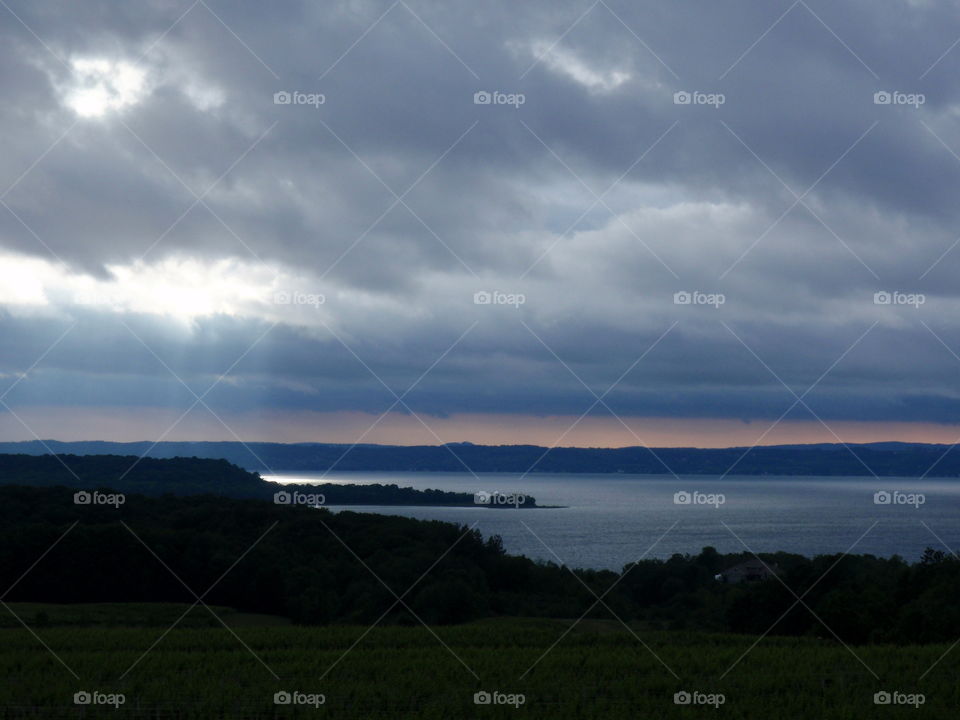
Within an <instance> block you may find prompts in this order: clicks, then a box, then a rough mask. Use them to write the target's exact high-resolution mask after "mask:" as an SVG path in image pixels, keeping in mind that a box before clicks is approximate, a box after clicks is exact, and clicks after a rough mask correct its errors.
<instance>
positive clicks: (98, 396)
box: [0, 0, 960, 447]
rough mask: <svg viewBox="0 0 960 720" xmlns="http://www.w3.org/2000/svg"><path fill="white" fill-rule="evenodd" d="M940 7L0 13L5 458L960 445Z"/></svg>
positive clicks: (210, 2) (953, 142)
mask: <svg viewBox="0 0 960 720" xmlns="http://www.w3.org/2000/svg"><path fill="white" fill-rule="evenodd" d="M958 71H960V14H958V13H957V11H956V8H955V6H954V5H953V4H952V3H949V2H936V1H935V0H851V1H850V2H845V3H832V2H826V1H825V0H797V1H796V2H790V1H789V0H771V2H766V3H757V2H746V1H742V2H741V1H738V0H725V1H723V2H716V1H715V0H713V1H706V0H703V1H701V0H683V1H682V2H670V3H666V2H662V3H634V2H626V1H625V0H597V2H593V3H592V4H591V2H589V0H579V1H578V2H573V1H570V2H567V1H566V0H550V1H549V2H547V1H546V0H535V1H531V2H523V3H517V2H515V1H506V0H504V1H498V0H486V1H485V2H481V3H477V2H461V0H449V1H448V2H444V3H430V2H424V1H423V0H398V1H396V2H393V1H391V0H343V1H340V0H329V1H326V2H322V3H318V2H298V1H296V0H290V1H289V2H283V3H262V2H252V1H235V2H225V1H223V0H198V1H197V2H190V1H189V0H179V1H174V0H144V1H143V2H139V3H136V4H130V3H113V2H98V1H97V0H89V1H88V2H85V3H82V4H78V3H70V2H48V3H31V2H25V1H19V0H4V2H0V90H2V97H3V102H2V103H0V338H2V340H0V436H2V437H3V439H6V440H32V439H35V438H44V439H46V438H54V439H60V440H80V439H107V440H128V441H132V440H161V439H166V440H242V441H253V440H257V441H265V440H274V441H296V442H303V441H317V442H356V441H360V442H383V443H398V444H413V443H416V444H421V443H422V444H436V443H440V442H451V441H473V442H484V443H494V444H509V443H526V442H536V443H537V444H542V445H589V446H623V445H651V446H678V445H679V446H703V447H718V446H725V445H753V444H773V443H792V442H833V441H843V442H867V441H873V440H894V439H900V440H912V441H933V442H955V441H956V440H957V439H958V438H960V422H958V421H960V396H958V379H960V312H958V310H960V286H958V284H957V282H956V280H955V278H957V277H958V271H960V247H958V245H960V204H958V203H957V201H956V197H957V196H956V189H957V187H960V86H958V85H957V83H956V81H955V78H956V77H957V74H958Z"/></svg>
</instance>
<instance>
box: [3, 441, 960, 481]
mask: <svg viewBox="0 0 960 720" xmlns="http://www.w3.org/2000/svg"><path fill="white" fill-rule="evenodd" d="M45 442H46V446H47V447H49V449H50V450H53V451H54V452H56V453H58V454H59V453H70V454H75V455H105V454H111V455H138V456H139V455H142V454H144V453H147V454H148V457H152V458H174V457H197V458H208V459H224V460H227V461H229V462H231V463H233V464H235V465H239V466H240V467H243V468H246V469H248V470H256V471H259V472H261V473H269V472H271V471H275V472H294V471H300V472H324V471H326V470H328V469H330V468H331V467H333V468H335V470H337V471H384V472H408V471H409V472H413V471H418V472H424V471H426V472H463V471H465V470H466V469H467V468H469V469H470V470H472V471H473V472H518V473H522V472H526V471H528V470H532V471H533V472H545V473H559V472H565V473H641V474H669V473H670V472H675V473H677V474H678V475H720V474H723V473H726V472H727V471H728V470H730V471H731V472H732V473H733V474H736V475H826V476H869V475H871V474H876V475H878V476H887V477H889V476H907V477H910V476H914V477H916V476H921V475H926V476H929V477H960V453H957V452H954V446H952V445H926V444H920V443H898V442H881V443H868V444H859V445H847V446H844V445H839V444H838V445H829V444H817V445H774V446H764V447H756V448H723V449H699V448H656V449H649V448H644V447H626V448H570V447H567V448H553V449H548V448H544V447H539V446H536V445H496V446H491V445H473V444H471V443H452V444H449V445H446V446H444V445H419V446H397V445H369V444H367V445H357V446H355V447H352V446H350V445H343V444H327V443H294V444H284V443H259V442H256V443H247V444H244V443H239V442H161V443H157V444H156V445H154V444H153V443H149V442H135V443H113V442H102V441H91V442H57V441H52V440H51V441H45ZM47 447H45V446H44V444H42V443H40V442H38V441H31V442H17V443H0V453H24V454H31V455H42V454H46V453H48V452H49V451H48V449H47ZM731 468H732V470H731Z"/></svg>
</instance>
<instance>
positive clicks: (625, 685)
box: [0, 604, 960, 720]
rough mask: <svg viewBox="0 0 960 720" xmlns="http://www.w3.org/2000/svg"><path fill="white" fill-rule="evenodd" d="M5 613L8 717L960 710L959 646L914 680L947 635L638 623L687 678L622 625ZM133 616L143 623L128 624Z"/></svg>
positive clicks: (909, 713) (76, 610) (3, 692)
mask: <svg viewBox="0 0 960 720" xmlns="http://www.w3.org/2000/svg"><path fill="white" fill-rule="evenodd" d="M10 607H11V608H12V610H13V611H14V612H16V613H17V614H18V615H19V616H20V617H22V618H23V619H24V620H25V621H26V622H27V624H28V625H29V626H30V628H31V629H32V630H34V632H35V633H36V636H34V635H33V634H32V633H31V632H30V631H29V630H27V629H25V628H24V627H23V626H22V625H21V624H20V623H19V622H18V621H16V620H15V619H14V618H13V616H12V615H11V614H10V613H9V612H7V613H6V614H7V617H8V618H9V619H10V620H12V621H13V622H12V623H9V622H6V621H5V622H4V623H3V625H4V627H3V628H2V629H0V673H2V676H3V677H4V678H5V679H6V680H7V682H6V683H4V684H3V685H2V686H0V708H2V713H3V717H38V718H40V717H42V718H56V717H88V718H92V717H113V718H121V717H138V718H148V717H149V718H167V717H183V718H221V717H222V718H244V717H278V718H280V717H289V716H297V717H303V716H315V717H320V716H329V717H336V718H354V717H355V718H437V719H438V720H439V719H441V718H443V719H444V720H446V719H448V718H475V717H476V718H484V717H514V716H517V717H519V716H521V715H522V716H526V717H538V718H608V719H610V718H631V719H633V718H673V717H676V718H693V717H701V716H706V717H721V716H722V717H727V718H763V719H764V720H767V719H769V718H845V719H849V720H860V719H862V718H871V717H920V716H922V717H931V718H956V717H958V708H960V685H958V679H957V678H958V669H960V648H958V649H957V650H955V651H952V652H950V653H948V654H947V655H946V656H945V657H944V658H943V659H942V660H941V661H940V662H939V663H938V664H937V665H936V667H935V668H934V669H933V670H932V671H930V672H929V673H928V674H927V675H926V677H925V678H924V679H922V680H921V679H920V675H921V674H923V673H924V672H925V671H927V669H928V668H930V667H931V666H933V665H934V663H935V662H936V661H937V659H938V658H940V657H941V655H943V654H944V652H946V651H947V650H948V648H949V647H950V646H949V645H928V646H923V647H894V646H860V647H854V648H851V650H852V652H851V651H850V650H848V649H846V648H844V647H843V646H842V645H840V644H839V643H836V642H832V641H829V642H828V641H823V640H815V639H796V638H790V639H786V638H774V637H767V638H764V639H763V640H762V641H760V642H759V643H758V644H757V645H756V646H755V647H754V648H753V649H752V650H750V646H751V645H753V643H754V642H755V640H756V637H748V636H732V635H708V634H692V633H679V632H656V633H648V632H645V631H644V630H642V629H641V628H634V630H635V631H636V633H637V635H638V636H639V637H640V638H641V639H642V640H643V642H645V643H646V644H647V645H648V646H649V648H650V650H652V651H653V653H656V655H657V656H659V658H660V659H661V660H662V661H663V663H664V664H665V665H666V666H669V668H670V670H672V671H673V672H675V673H676V674H677V675H678V676H679V679H677V678H675V677H673V675H671V673H670V670H668V669H667V668H666V667H664V664H661V662H660V660H658V659H657V657H654V654H653V653H652V652H650V651H648V650H647V649H646V648H645V647H644V646H643V645H642V644H641V642H640V641H639V640H638V639H637V638H636V637H634V635H633V634H632V633H631V632H629V631H628V630H627V629H625V628H624V627H623V626H622V625H620V624H619V623H617V622H616V621H613V620H611V621H597V620H588V621H584V622H582V623H580V624H579V625H577V627H576V629H574V630H573V631H572V632H570V633H569V634H568V635H566V636H565V637H564V638H563V639H562V640H560V642H558V643H556V645H555V646H554V647H553V648H552V649H551V650H549V651H548V652H546V654H545V655H544V653H545V651H547V650H548V648H550V647H551V646H552V645H554V643H555V642H556V641H557V640H558V638H560V637H561V635H562V634H563V633H564V632H565V631H566V630H567V629H568V628H569V627H570V625H571V623H572V621H563V620H542V619H538V620H525V619H505V620H503V619H502V620H491V621H485V622H476V623H471V624H468V625H459V626H438V627H434V628H432V630H433V631H434V632H435V633H436V634H437V636H438V637H439V638H440V639H441V640H442V641H443V643H445V644H446V645H447V648H445V647H444V646H443V645H442V644H441V642H440V640H438V639H437V637H435V636H434V635H433V634H432V633H431V632H430V630H428V629H426V628H424V627H423V626H420V625H416V626H411V627H396V626H393V627H377V628H374V629H373V630H371V631H369V633H368V634H366V635H364V633H365V632H366V631H367V628H366V627H352V626H349V627H348V626H333V627H298V626H290V625H287V626H283V625H280V624H279V623H282V620H280V619H277V618H272V617H270V616H254V615H245V614H239V613H233V612H232V611H230V610H227V609H222V608H217V609H216V610H217V612H218V613H219V614H220V615H221V617H222V618H223V620H224V622H226V623H227V624H228V625H229V626H230V628H231V629H232V630H233V631H234V632H235V633H236V636H234V634H232V633H231V631H230V630H227V629H225V628H224V627H223V626H222V625H221V624H220V623H219V621H217V620H216V619H214V618H213V617H212V616H211V614H210V613H209V612H208V611H207V610H205V609H203V608H194V610H193V611H191V613H189V614H188V616H187V617H186V619H185V620H184V621H183V623H182V626H181V627H178V628H177V629H174V630H172V631H169V633H167V634H166V635H164V632H165V631H166V630H167V629H168V628H169V626H170V624H172V622H173V620H175V619H176V618H177V617H178V616H180V615H181V614H182V613H183V611H184V610H186V608H187V606H173V605H158V606H148V605H139V606H111V605H94V606H51V605H44V606H40V605H34V604H12V605H11V606H10ZM5 612H6V611H5ZM41 613H42V615H41ZM38 617H39V618H40V622H39V623H38V621H37V619H38ZM208 619H209V622H208ZM134 622H135V623H136V624H138V625H139V626H138V627H125V626H124V625H125V624H133V623H134ZM211 623H212V624H211ZM161 636H163V637H162V639H160V640H159V642H157V643H156V645H155V646H154V647H153V649H152V650H150V651H149V652H147V650H148V649H149V648H150V647H151V645H153V644H154V643H155V641H157V640H158V639H159V638H161ZM361 637H362V639H360V638H361ZM358 640H359V642H357V641H358ZM354 643H356V645H355V646H354ZM44 644H46V646H47V647H48V648H49V650H48V649H47V648H45V647H44ZM244 645H246V646H247V647H245V646H244ZM351 646H353V648H352V649H350V648H351ZM748 650H749V652H747V651H748ZM145 652H146V655H144V653H145ZM745 652H746V655H745V656H744V657H743V659H742V660H741V661H740V662H739V664H737V665H736V667H735V668H734V669H733V670H731V671H730V672H729V673H727V674H726V676H725V677H722V676H723V675H724V673H725V672H726V671H727V670H728V668H730V666H731V665H733V664H734V662H735V661H736V660H737V659H738V658H739V657H740V656H741V655H743V653H745ZM54 653H55V654H56V656H57V657H59V659H60V660H62V661H63V663H64V664H65V665H66V666H68V667H69V670H68V669H67V667H65V666H64V664H61V662H60V660H58V659H57V657H55V656H54ZM853 653H855V654H856V657H855V656H854V654H853ZM141 656H142V659H140V661H139V663H137V664H136V665H135V667H133V669H132V670H130V668H131V666H133V665H134V663H135V662H136V661H137V660H138V659H139V658H141ZM541 656H542V659H541ZM858 658H859V659H858ZM538 659H539V662H538ZM861 660H862V663H861ZM531 666H533V669H532V670H530V668H531ZM70 670H72V671H73V672H75V673H76V674H77V675H78V676H79V680H78V679H75V678H74V677H73V675H72V674H71V672H70ZM528 671H529V672H528ZM871 671H872V672H875V673H876V674H877V675H878V676H879V679H876V678H874V677H873V675H872V674H871ZM125 673H126V675H125ZM274 673H275V674H276V675H277V676H279V678H280V679H279V680H278V679H276V678H275V677H274V675H273V674H274ZM473 673H476V675H477V676H478V677H479V679H477V678H476V677H474V675H473ZM525 673H526V674H525ZM83 690H86V691H89V692H93V691H98V692H101V693H104V694H111V693H122V694H123V695H124V697H125V701H124V703H123V704H122V705H121V706H120V707H119V709H114V708H113V707H112V706H109V705H99V706H95V705H86V706H78V705H75V704H74V702H73V696H74V693H76V692H78V691H83ZM481 690H485V691H489V692H493V691H499V692H501V693H506V694H517V693H522V694H523V695H524V698H525V699H524V703H523V704H522V705H521V706H520V707H519V708H515V707H513V706H509V705H499V706H497V705H476V704H474V693H476V692H478V691H481ZM683 690H686V691H689V692H693V691H699V692H702V693H706V694H709V693H722V694H723V695H724V698H725V701H724V703H723V704H722V705H721V706H720V707H719V708H714V707H713V706H712V705H700V706H693V705H688V706H683V705H676V704H675V703H674V693H676V692H678V691H683ZM881 690H888V691H891V692H892V691H900V692H903V693H923V694H924V696H925V702H924V704H923V705H922V706H921V707H920V708H919V710H918V709H915V708H914V707H912V706H877V705H875V704H874V700H873V696H874V693H875V692H877V691H881ZM278 691H289V692H293V691H297V692H300V693H304V694H322V695H323V696H324V700H325V702H324V703H323V704H322V705H320V706H319V707H317V708H314V707H310V706H306V707H305V706H293V705H276V704H274V693H276V692H278ZM315 699H316V698H315Z"/></svg>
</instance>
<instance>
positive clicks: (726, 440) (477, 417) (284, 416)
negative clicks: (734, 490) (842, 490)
mask: <svg viewBox="0 0 960 720" xmlns="http://www.w3.org/2000/svg"><path fill="white" fill-rule="evenodd" d="M14 410H15V412H16V413H17V414H18V415H19V416H20V417H21V418H22V419H23V420H24V422H26V423H27V424H28V425H29V426H30V427H31V428H32V429H33V431H34V432H36V434H37V435H39V436H40V437H41V438H44V439H55V440H63V441H77V440H113V441H117V442H133V441H139V440H150V441H152V440H155V439H157V438H159V437H161V436H162V435H164V433H165V432H166V431H167V430H168V429H169V428H170V426H171V425H173V423H174V422H175V421H176V420H177V418H178V417H179V416H180V414H181V412H182V411H181V410H172V409H167V408H117V407H101V408H77V407H69V408H62V407H20V408H16V407H15V408H14ZM221 417H222V419H223V420H224V422H225V423H226V424H227V425H228V426H229V427H230V428H231V429H232V430H233V431H234V432H235V433H236V436H234V435H233V433H231V432H230V431H229V430H227V429H226V428H225V427H224V426H223V425H222V424H221V423H220V422H219V421H218V420H217V419H216V418H215V417H213V416H212V415H211V414H210V413H209V412H208V411H207V410H206V409H204V408H199V409H196V408H195V409H194V410H193V411H192V412H191V413H189V414H188V415H187V416H186V417H185V418H184V419H183V420H182V421H180V423H178V424H177V425H176V426H175V427H174V428H173V429H172V430H170V432H169V433H168V434H167V435H166V436H165V437H164V439H165V440H168V441H200V440H207V441H236V439H237V437H239V438H241V439H242V440H243V441H244V442H286V443H295V442H326V443H354V442H363V443H378V444H384V445H437V444H440V443H443V442H463V441H469V442H472V443H475V444H478V445H542V446H547V447H549V446H565V447H626V446H635V445H647V446H650V447H700V448H722V447H735V446H740V447H744V446H752V445H783V444H805V443H836V442H841V441H842V442H846V443H866V442H880V441H894V440H896V441H902V442H927V443H946V444H952V443H955V442H958V441H960V425H945V424H936V423H903V422H851V421H830V420H827V424H828V425H829V426H830V429H829V430H828V429H827V428H825V427H824V426H823V425H822V424H820V423H819V422H817V421H815V420H810V421H797V420H791V421H783V422H781V423H779V424H778V425H776V426H775V427H772V428H771V426H772V425H773V421H772V420H752V421H743V420H739V419H732V418H718V419H688V418H638V417H624V418H622V421H623V422H622V423H621V422H620V421H619V420H617V419H616V418H613V417H611V416H597V417H587V418H583V419H582V420H581V421H580V422H579V423H577V424H576V425H574V423H575V422H576V420H577V418H576V417H574V416H557V415H551V416H545V417H538V416H533V415H482V414H460V415H451V416H448V417H432V416H427V415H422V416H421V418H422V420H423V421H424V422H425V423H426V424H427V425H428V426H429V429H427V428H425V427H424V426H423V425H422V424H421V423H420V422H419V421H418V420H417V419H416V418H414V417H411V416H409V415H404V414H402V413H390V414H389V415H387V416H385V417H384V418H383V419H382V420H380V422H379V423H377V424H376V425H374V423H376V421H377V418H378V417H379V416H378V415H375V414H370V413H361V412H338V413H316V412H306V411H300V412H280V411H265V412H259V413H234V414H223V415H221ZM371 426H373V427H372V429H371ZM625 426H626V427H625ZM628 428H629V429H628ZM831 430H832V431H833V432H832V433H831ZM834 433H836V435H834ZM0 437H2V438H3V439H4V440H7V441H16V440H34V439H35V437H34V436H33V435H32V434H31V433H30V432H29V431H28V430H26V429H25V428H24V427H23V425H21V424H20V423H19V422H18V421H17V420H16V419H15V418H13V417H12V416H11V415H9V414H6V413H0ZM838 438H839V439H838Z"/></svg>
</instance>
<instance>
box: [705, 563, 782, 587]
mask: <svg viewBox="0 0 960 720" xmlns="http://www.w3.org/2000/svg"><path fill="white" fill-rule="evenodd" d="M778 570H779V568H778V567H777V566H776V564H773V565H770V566H768V565H764V564H763V563H762V562H760V561H759V560H757V559H756V558H751V559H750V560H747V561H746V562H742V563H740V564H739V565H734V566H733V567H730V568H727V569H726V570H724V571H723V572H722V573H720V574H719V575H717V576H716V579H717V580H719V581H720V582H726V583H742V582H758V581H760V580H767V579H768V578H772V577H774V575H775V574H776V573H777V572H778Z"/></svg>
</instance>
